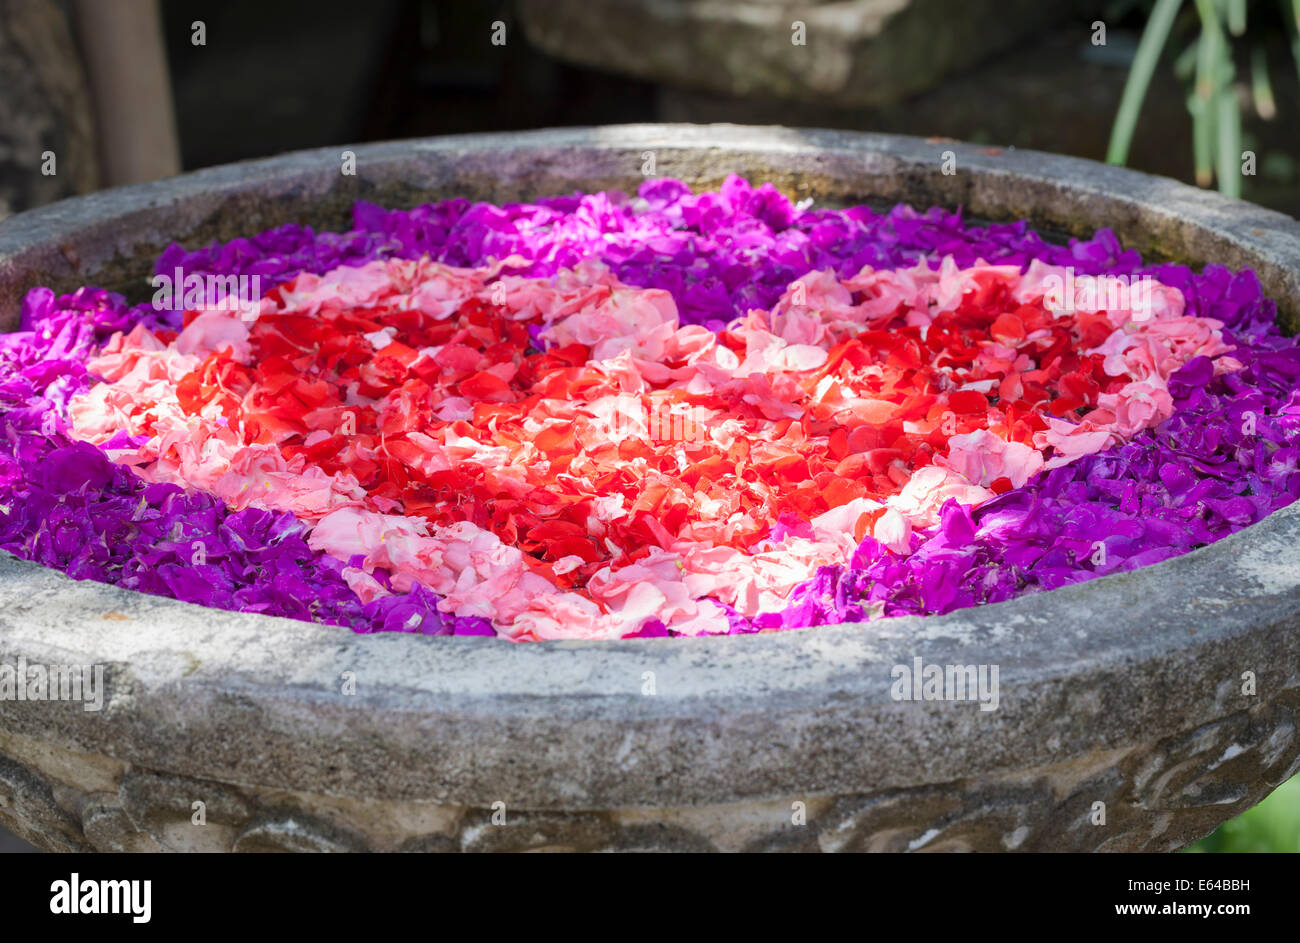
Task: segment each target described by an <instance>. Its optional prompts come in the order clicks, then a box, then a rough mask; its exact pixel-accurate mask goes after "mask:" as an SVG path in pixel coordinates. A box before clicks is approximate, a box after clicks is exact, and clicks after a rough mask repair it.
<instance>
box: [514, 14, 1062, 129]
mask: <svg viewBox="0 0 1300 943" xmlns="http://www.w3.org/2000/svg"><path fill="white" fill-rule="evenodd" d="M1075 6H1076V4H1075V3H1074V2H1073V0H1070V2H1066V3H1062V2H1060V0H1055V2H1053V3H1043V2H1042V0H812V2H809V0H520V3H519V15H520V19H521V20H522V22H523V26H524V31H525V32H526V34H527V36H528V39H529V41H530V42H532V43H533V44H534V45H536V46H538V47H540V48H541V49H543V50H545V51H546V52H548V53H550V54H551V55H554V56H557V57H559V58H561V59H567V60H569V61H571V62H576V63H580V64H582V65H586V66H593V67H596V68H600V69H607V70H609V71H611V72H619V73H625V74H628V75H633V76H636V77H638V78H643V79H651V80H653V81H657V82H663V83H666V84H668V85H678V86H685V87H689V88H702V89H708V90H710V91H715V92H723V93H726V94H730V95H749V96H754V97H756V98H760V97H764V96H767V97H772V96H775V97H777V98H783V99H794V100H797V101H805V102H809V103H812V104H819V105H837V106H860V105H880V104H885V103H888V102H894V101H898V100H899V99H901V98H904V97H905V96H907V95H909V94H912V93H914V92H918V91H921V90H923V89H926V88H929V87H930V86H931V85H933V84H935V83H936V82H937V81H938V80H939V79H940V78H942V77H943V76H944V75H946V74H947V73H949V72H952V71H954V70H956V69H960V68H962V67H964V66H969V65H972V64H974V63H976V62H979V61H981V60H982V59H985V58H987V57H988V56H990V55H991V54H994V53H997V52H1000V51H1002V50H1004V49H1008V48H1010V47H1012V46H1014V45H1015V44H1016V42H1017V41H1018V40H1020V39H1022V38H1023V37H1025V36H1027V35H1029V34H1031V33H1033V32H1034V31H1035V30H1037V29H1039V28H1040V27H1042V26H1043V25H1045V24H1048V23H1052V22H1056V21H1058V20H1060V19H1062V18H1064V17H1065V16H1066V15H1068V14H1069V13H1070V12H1071V10H1072V9H1073V8H1074V7H1075ZM796 22H799V23H802V24H803V26H804V30H803V38H804V43H802V44H800V45H796V44H795V43H794V39H795V35H796V34H795V27H794V24H795V23H796Z"/></svg>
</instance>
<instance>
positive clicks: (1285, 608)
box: [0, 126, 1300, 851]
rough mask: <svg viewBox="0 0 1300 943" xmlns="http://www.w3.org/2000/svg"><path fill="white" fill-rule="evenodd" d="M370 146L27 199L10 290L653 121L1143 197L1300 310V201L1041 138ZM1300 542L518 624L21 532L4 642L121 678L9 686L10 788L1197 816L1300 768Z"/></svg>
mask: <svg viewBox="0 0 1300 943" xmlns="http://www.w3.org/2000/svg"><path fill="white" fill-rule="evenodd" d="M948 149H951V150H953V151H954V152H955V153H956V155H957V161H958V173H957V174H956V175H954V176H944V175H943V174H942V173H940V170H939V164H940V157H941V153H942V151H943V150H948ZM355 150H356V152H357V158H358V176H357V177H355V178H352V177H340V176H339V175H338V155H337V152H335V151H315V152H306V153H301V154H293V155H286V156H284V157H280V158H274V159H271V160H268V161H259V162H254V163H248V164H242V165H234V166H230V167H223V168H216V169H213V170H210V171H203V172H200V173H197V174H191V175H188V176H184V177H180V178H177V179H175V180H172V181H166V182H162V183H159V184H151V185H147V186H143V187H134V188H127V189H123V190H118V191H110V192H106V193H103V194H97V195H95V196H91V197H86V198H81V199H78V200H74V201H68V202H65V203H62V204H58V205H56V206H52V207H48V208H46V209H43V210H38V211H34V212H32V213H28V214H23V215H20V216H18V217H14V218H13V219H11V220H9V221H7V222H6V223H4V224H0V313H3V314H4V315H6V316H7V317H8V318H9V319H10V321H9V323H10V324H12V318H13V317H14V315H15V313H16V312H15V311H14V305H15V300H16V298H17V297H18V296H19V293H20V292H21V290H23V289H24V288H25V287H28V286H30V285H31V284H35V283H38V282H44V283H51V282H52V283H54V284H56V286H57V287H62V288H70V287H72V286H73V285H75V284H79V283H81V282H83V281H87V280H97V279H99V278H101V277H106V278H108V279H110V280H112V279H119V280H120V281H121V283H123V284H137V283H138V280H139V279H141V278H142V276H143V275H144V274H145V273H146V271H147V266H148V258H149V256H150V255H151V254H152V253H154V252H156V251H157V249H158V248H160V247H161V245H162V244H164V243H165V242H166V241H167V240H168V239H170V238H178V239H182V240H184V241H186V242H187V243H189V244H193V243H194V242H196V241H199V240H200V239H207V238H211V237H212V236H214V235H222V236H229V235H232V234H234V233H237V232H245V233H247V232H250V231H254V230H256V229H259V228H262V227H264V226H267V225H271V224H273V223H275V222H279V221H283V220H287V219H302V220H303V221H306V222H310V223H313V224H316V225H321V224H329V223H331V222H332V223H335V224H337V223H338V222H339V221H340V218H341V217H342V216H343V214H344V210H345V207H346V206H347V205H348V204H349V203H350V201H351V200H352V199H354V198H355V197H358V196H364V197H366V198H369V199H376V200H379V201H381V202H387V203H390V204H395V205H396V204H405V205H409V204H411V203H414V202H416V201H419V200H422V199H428V198H432V197H441V196H447V195H451V194H453V193H457V194H461V195H469V196H474V197H482V198H490V199H498V200H499V199H512V198H519V197H527V196H538V195H541V194H544V193H555V192H564V191H568V190H572V189H575V188H579V187H581V188H590V187H601V186H621V187H624V188H632V187H634V186H635V185H636V183H637V182H638V180H639V174H638V172H639V168H640V167H641V165H642V163H643V157H642V156H641V155H642V154H643V153H644V152H645V151H646V150H654V151H655V152H656V157H657V164H658V169H659V171H660V173H663V174H672V175H678V176H682V177H685V178H686V179H687V180H688V181H690V182H691V183H693V184H696V185H713V184H716V183H718V182H720V181H721V179H722V178H723V177H724V176H725V175H726V174H727V173H729V172H732V171H737V172H741V173H745V174H747V175H749V176H750V177H751V178H753V179H756V180H773V181H775V182H776V183H777V184H778V185H780V186H781V187H782V188H783V189H785V190H786V191H787V192H790V193H792V194H793V195H796V196H800V197H803V196H815V197H816V198H817V199H819V200H824V201H837V202H838V201H848V200H855V199H856V200H860V199H864V198H867V197H872V198H875V199H880V198H885V199H896V198H907V199H911V200H913V201H915V202H918V203H922V204H927V205H928V204H930V203H935V202H941V203H949V204H951V203H956V202H963V203H965V204H966V205H967V207H968V208H969V209H971V210H973V211H974V212H975V213H976V214H978V215H981V216H997V217H1008V216H1029V217H1031V218H1033V219H1035V220H1036V221H1038V222H1039V223H1040V224H1046V225H1047V226H1049V227H1050V228H1052V229H1055V230H1062V231H1075V232H1081V231H1086V230H1090V229H1093V228H1095V227H1097V226H1100V225H1112V226H1114V227H1115V228H1116V229H1117V230H1118V231H1119V233H1120V235H1121V236H1122V237H1124V238H1126V239H1127V240H1128V241H1130V242H1131V243H1133V244H1136V245H1138V246H1139V247H1142V248H1145V249H1148V250H1150V249H1151V248H1153V247H1156V248H1158V249H1160V250H1161V251H1162V252H1163V254H1165V255H1167V256H1171V257H1179V258H1184V259H1187V260H1190V261H1198V260H1206V259H1214V260H1216V261H1223V262H1226V263H1227V264H1230V265H1237V266H1240V265H1252V266H1254V267H1256V268H1257V269H1258V270H1259V271H1260V272H1261V275H1262V276H1263V278H1264V281H1265V284H1266V286H1267V288H1268V290H1269V291H1270V292H1271V293H1272V294H1273V295H1274V297H1277V298H1278V299H1279V301H1280V302H1281V303H1282V305H1283V308H1284V310H1286V311H1289V312H1295V311H1296V310H1297V307H1298V302H1300V282H1298V279H1300V275H1298V274H1297V273H1300V224H1297V223H1295V222H1294V221H1292V220H1290V219H1288V218H1286V217H1283V216H1281V215H1279V214H1276V213H1270V212H1268V211H1265V210H1261V209H1259V208H1257V207H1252V206H1249V205H1247V204H1242V203H1236V202H1233V201H1229V200H1226V199H1225V198H1223V197H1221V196H1219V195H1217V194H1213V193H1206V192H1201V191H1196V190H1193V189H1191V188H1189V187H1185V186H1182V185H1179V184H1176V183H1174V182H1172V181H1168V180H1162V179H1158V178H1151V177H1146V176H1143V175H1141V174H1137V173H1133V172H1131V171H1126V170H1121V169H1117V168H1108V167H1101V166H1098V165H1095V164H1090V163H1088V162H1085V161H1078V160H1072V159H1068V158H1060V157H1051V156H1048V155H1043V154H1036V153H1033V152H1018V153H999V152H988V151H981V150H979V149H975V148H969V147H965V146H962V145H958V144H954V143H948V142H926V141H920V140H916V139H908V138H890V137H882V136H875V135H856V134H849V133H831V132H818V131H796V130H787V129H742V128H735V127H730V126H717V127H689V126H642V127H614V128H600V129H576V130H565V131H545V132H536V133H532V134H526V135H512V136H501V137H496V136H490V135H489V136H476V137H464V138H447V139H439V140H426V141H413V142H402V143H399V144H383V145H373V146H366V147H358V148H356V149H355ZM1298 542H1300V505H1295V506H1292V507H1291V508H1287V509H1284V510H1282V511H1279V512H1277V513H1276V514H1274V515H1272V516H1271V517H1269V518H1268V519H1267V520H1265V521H1264V522H1262V523H1260V524H1258V525H1256V526H1254V527H1252V528H1249V529H1248V530H1246V531H1243V532H1241V533H1239V534H1236V535H1234V536H1232V537H1229V538H1227V539H1226V540H1223V541H1221V542H1219V543H1217V544H1215V545H1213V546H1210V547H1207V548H1204V549H1202V550H1199V551H1196V552H1194V553H1191V554H1188V555H1186V556H1183V557H1179V558H1177V559H1174V560H1169V561H1166V562H1163V563H1160V564H1157V565H1155V566H1152V567H1148V568H1145V569H1142V570H1139V571H1136V572H1133V573H1128V574H1121V575H1116V576H1109V577H1105V578H1102V579H1099V580H1094V581H1092V582H1089V583H1084V584H1080V585H1076V586H1071V587H1066V588H1064V589H1060V590H1056V591H1053V592H1050V593H1044V594H1040V595H1036V596H1030V597H1026V598H1023V599H1018V600H1014V601H1012V602H1008V603H1002V604H999V605H994V606H986V607H981V608H976V609H968V610H964V611H960V612H956V613H952V614H949V615H946V616H938V617H930V618H924V619H921V618H902V619H891V620H885V621H880V622H875V623H871V624H867V625H861V626H852V625H850V626H839V627H827V628H819V629H812V630H806V631H799V632H790V633H779V634H771V635H759V636H748V637H734V638H710V639H697V640H670V639H645V640H629V641H621V642H602V643H597V642H566V643H545V644H535V645H521V646H515V645H511V644H509V643H505V642H500V641H497V640H495V639H482V638H424V637H412V636H406V635H402V636H397V635H369V636H367V635H354V634H351V633H349V632H347V631H346V630H342V629H336V628H328V627H320V626H313V625H308V624H305V623H299V622H292V621H288V620H282V619H272V618H268V617H264V616H257V615H251V614H238V613H224V612H213V611H211V610H206V609H202V608H200V607H195V606H191V605H188V604H185V603H180V602H177V601H175V600H169V599H163V598H159V597H152V596H145V595H141V594H137V593H132V592H128V591H126V590H121V589H116V588H113V587H108V586H104V585H101V584H95V583H87V582H74V581H72V580H70V579H68V578H67V577H65V576H63V575H62V574H59V573H56V572H53V571H50V570H46V569H44V568H42V567H40V566H37V565H34V564H30V563H25V562H21V561H18V560H15V559H13V558H8V557H6V558H3V559H0V665H6V664H8V665H13V664H15V663H16V661H17V659H18V657H19V656H20V655H21V656H25V657H26V659H27V660H28V662H29V663H40V664H99V665H103V666H105V678H106V684H107V694H106V699H105V704H104V709H103V710H102V711H99V712H94V711H85V710H83V709H82V707H81V705H80V704H75V703H67V702H45V701H0V822H3V823H4V824H6V825H8V826H9V827H11V828H13V829H14V830H15V831H16V832H17V833H18V834H19V835H20V836H21V837H24V838H27V839H29V840H32V841H34V842H36V843H38V844H40V845H41V846H42V847H44V848H47V849H52V850H53V849H58V850H73V849H78V848H85V847H95V848H99V849H105V850H114V849H124V850H126V849H130V850H148V849H153V848H167V849H176V850H182V849H211V850H232V849H233V850H272V849H280V850H305V849H313V850H340V851H341V850H349V849H361V848H370V849H377V850H406V851H442V850H507V849H509V850H526V849H555V848H574V849H584V850H595V849H604V848H621V849H712V848H716V849H719V850H739V849H744V848H751V849H767V850H791V851H799V850H864V849H889V850H903V849H915V850H931V849H965V848H969V849H978V850H1002V849H1014V850H1036V849H1042V850H1047V849H1051V850H1063V849H1104V850H1140V849H1145V850H1167V849H1173V848H1177V847H1181V846H1183V845H1185V844H1187V843H1188V842H1190V841H1192V840H1194V839H1196V838H1198V837H1200V836H1201V835H1204V834H1206V833H1207V832H1209V831H1210V830H1211V829H1212V828H1213V827H1214V826H1215V825H1217V824H1218V823H1219V822H1221V821H1223V820H1225V819H1227V818H1229V817H1231V816H1232V815H1235V814H1237V813H1239V812H1240V811H1242V810H1244V809H1245V808H1247V807H1249V806H1250V805H1251V804H1252V803H1254V802H1256V801H1258V800H1259V799H1260V798H1262V796H1263V795H1264V794H1266V792H1267V791H1268V790H1269V789H1271V788H1272V787H1273V786H1275V785H1277V784H1278V783H1280V782H1282V781H1283V780H1284V779H1285V778H1286V777H1287V776H1288V775H1290V774H1292V773H1293V772H1294V771H1295V770H1296V769H1297V765H1298V763H1297V757H1298V756H1300V740H1298V739H1297V737H1296V733H1295V727H1296V717H1297V711H1298V709H1300V629H1298V625H1300V622H1298V619H1297V614H1298V613H1300V562H1298V561H1297V560H1296V559H1295V557H1294V553H1293V548H1294V547H1295V546H1296V545H1297V543H1298ZM916 656H921V657H922V658H923V659H924V660H925V661H926V662H927V663H932V664H988V665H998V666H999V668H1000V672H1001V678H1000V680H1001V705H1000V707H999V709H998V710H996V711H992V712H981V711H979V710H978V709H977V707H976V705H974V704H972V703H969V702H967V703H953V702H921V703H912V702H897V701H894V700H892V699H891V697H890V687H891V683H892V678H891V669H892V667H893V666H894V665H897V664H911V662H912V659H913V658H914V657H916ZM345 672H353V673H354V677H355V681H356V691H355V694H344V693H343V689H344V673H345ZM647 672H653V676H654V680H655V689H656V692H657V693H656V694H654V695H649V696H648V695H644V694H643V693H642V690H643V685H644V683H645V680H646V673H647ZM1247 672H1251V673H1253V675H1254V677H1255V679H1256V680H1255V689H1254V690H1255V693H1254V694H1249V693H1244V692H1243V675H1244V674H1245V673H1247ZM196 801H201V802H203V803H205V810H206V824H204V825H202V826H196V825H193V824H191V821H192V816H193V814H194V813H193V811H192V805H193V803H194V802H196ZM1098 802H1100V803H1104V804H1105V824H1104V825H1103V824H1096V825H1094V824H1092V816H1093V814H1094V804H1095V803H1098ZM498 803H503V804H504V807H503V808H504V813H505V824H495V823H494V821H493V812H494V811H497V812H500V811H501V810H502V806H499V805H497V806H496V808H495V809H494V804H498ZM796 803H802V804H803V805H802V806H797V805H795V804H796ZM800 809H802V810H803V814H804V815H805V816H806V824H804V825H794V824H792V821H793V820H792V816H795V814H796V813H797V812H798V810H800ZM498 819H499V816H498Z"/></svg>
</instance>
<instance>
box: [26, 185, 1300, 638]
mask: <svg viewBox="0 0 1300 943" xmlns="http://www.w3.org/2000/svg"><path fill="white" fill-rule="evenodd" d="M356 222H357V226H356V229H355V230H354V231H353V232H352V233H349V234H343V235H336V234H321V235H316V234H314V233H311V232H310V231H309V230H304V229H299V228H295V227H286V228H283V229H281V230H275V231H272V232H270V233H266V234H263V235H262V236H259V237H257V238H255V239H254V240H251V241H244V240H240V241H237V242H236V243H231V244H227V245H225V246H214V247H211V248H209V249H203V250H199V251H197V252H193V253H186V252H185V251H184V250H182V249H180V248H179V247H173V248H172V249H170V250H168V252H167V253H165V254H164V256H163V257H162V258H161V259H160V260H159V271H160V272H166V273H171V272H173V271H174V272H176V273H177V275H178V276H181V275H182V273H183V274H184V275H193V276H198V278H199V280H200V281H199V283H200V284H201V285H206V286H207V287H206V288H205V289H204V290H203V291H201V292H200V294H199V296H198V297H197V298H185V297H184V296H183V295H182V296H181V301H180V303H178V304H175V305H170V306H169V305H150V304H146V305H140V306H137V307H135V308H128V307H127V306H126V305H125V304H124V303H123V302H122V300H121V299H120V298H117V297H114V296H110V295H107V294H106V293H103V292H95V291H92V290H89V289H86V290H83V291H81V292H78V293H77V294H75V295H72V296H65V297H63V298H55V297H54V296H53V295H52V294H51V293H50V292H48V291H43V290H37V291H35V292H33V293H32V294H31V295H30V296H29V298H28V301H27V303H26V305H25V308H24V319H25V327H27V328H28V330H27V331H23V332H19V333H17V334H13V335H9V336H7V337H6V338H5V339H4V341H3V350H2V353H3V358H2V359H0V397H2V399H0V408H3V409H4V410H5V414H6V421H7V423H8V441H7V443H6V445H5V446H4V452H3V455H0V463H2V467H0V488H2V489H3V495H0V501H2V502H3V514H2V516H0V546H3V547H4V548H5V549H8V550H10V551H12V552H14V553H17V554H19V555H21V556H25V557H29V558H32V559H37V560H40V561H41V562H44V563H46V564H47V565H52V566H58V567H60V568H61V569H65V570H66V571H67V572H69V573H70V574H71V575H73V576H76V577H82V578H94V579H101V580H105V581H109V582H114V583H119V584H121V585H125V586H128V587H131V588H136V589H140V590H143V591H147V592H155V593H162V594H166V595H173V596H176V597H178V598H182V599H187V600H191V601H196V602H202V603H204V604H208V605H216V606H220V607H222V608H232V609H243V610H250V611H257V612H265V613H269V614H278V615H288V616H292V617H295V618H303V619H312V620H316V621H321V622H329V623H335V624H343V625H348V626H351V627H352V628H354V629H356V630H358V631H380V630H395V631H419V632H424V633H428V634H486V635H500V636H503V637H506V638H510V639H513V640H516V641H536V640H547V639H564V638H586V639H612V638H624V637H629V636H654V635H666V634H671V635H700V634H725V633H736V632H753V631H763V630H777V629H783V628H792V627H799V626H809V625H818V624H827V623H835V622H842V621H854V620H862V619H869V618H876V617H881V616H890V615H898V614H905V613H919V614H920V613H933V612H944V611H948V610H950V609H953V608H956V607H959V606H965V605H974V604H978V603H983V602H991V601H998V600H1002V599H1007V598H1011V597H1012V596H1015V595H1017V594H1020V593H1025V592H1034V591H1038V590H1042V589H1050V588H1053V587H1055V586H1060V585H1064V584H1066V583H1070V582H1076V581H1079V580H1083V579H1088V578H1091V577H1093V576H1097V575H1102V574H1104V573H1108V572H1114V571H1117V570H1123V569H1131V568H1133V567H1136V566H1141V565H1144V564H1147V563H1151V562H1155V561H1157V560H1160V559H1164V558H1166V557H1168V556H1172V555H1175V554H1177V553H1181V552H1185V551H1187V550H1190V549H1193V548H1194V547H1197V546H1201V545H1204V544H1205V543H1208V542H1211V541H1213V540H1216V539H1218V538H1220V537H1222V536H1224V535H1226V534H1227V533H1231V532H1232V531H1234V530H1237V529H1240V528H1241V527H1244V526H1246V525H1248V524H1250V523H1253V522H1255V521H1257V520H1259V519H1260V518H1262V517H1263V516H1264V515H1266V514H1268V513H1270V512H1271V511H1273V510H1275V509H1277V508H1279V507H1282V506H1284V505H1285V504H1288V503H1290V502H1291V501H1293V500H1294V499H1295V498H1296V497H1297V495H1300V474H1297V454H1296V450H1295V446H1294V444H1293V441H1294V436H1295V434H1296V430H1297V427H1298V426H1300V416H1297V412H1298V410H1297V408H1296V404H1295V402H1294V400H1295V396H1294V390H1295V384H1296V377H1297V375H1300V351H1297V348H1296V346H1295V344H1294V343H1293V342H1292V341H1291V340H1290V339H1288V338H1283V337H1281V336H1280V335H1279V334H1278V332H1277V330H1276V328H1275V327H1274V326H1273V321H1272V314H1273V309H1272V305H1271V303H1270V302H1268V301H1267V300H1266V299H1264V298H1263V296H1262V293H1261V291H1260V290H1259V286H1258V282H1257V280H1256V279H1255V278H1254V276H1253V275H1252V274H1251V273H1249V272H1247V273H1241V274H1237V275H1233V274H1231V273H1229V272H1227V271H1226V270H1223V269H1221V268H1214V267H1208V268H1207V269H1206V271H1204V272H1202V273H1201V274H1199V275H1198V274H1194V273H1192V272H1191V271H1190V270H1188V269H1186V268H1182V267H1180V266H1159V267H1151V268H1144V267H1142V265H1141V263H1140V260H1139V259H1137V258H1136V256H1135V255H1134V254H1132V253H1123V252H1122V251H1121V250H1120V249H1119V246H1118V245H1117V244H1116V243H1115V241H1114V238H1113V236H1110V234H1108V233H1102V234H1099V235H1098V236H1097V237H1096V238H1095V239H1094V240H1091V241H1090V242H1085V243H1077V244H1073V245H1071V246H1070V247H1068V248H1066V247H1059V246H1052V245H1050V244H1047V243H1045V242H1043V241H1042V240H1041V239H1039V238H1038V237H1036V236H1035V235H1034V234H1033V233H1032V232H1030V231H1028V230H1027V228H1026V227H1024V226H1023V225H1013V226H992V227H983V228H980V227H966V226H964V225H963V224H962V222H961V220H960V217H959V216H956V215H949V214H945V213H942V212H940V211H931V212H930V213H929V214H926V215H925V216H921V215H918V214H916V213H915V212H913V211H911V210H909V209H907V208H906V207H900V208H898V209H896V210H895V211H893V212H892V213H890V214H886V215H884V216H880V215H877V214H874V213H872V212H871V211H869V210H866V209H864V208H855V209H850V210H839V211H834V210H812V209H810V208H808V207H803V206H800V207H794V206H791V205H790V204H789V203H788V202H786V201H785V200H784V198H782V197H781V196H780V195H779V194H778V193H776V192H775V191H773V190H772V189H771V188H770V187H760V188H758V189H752V188H750V187H749V186H748V184H746V183H744V181H741V180H738V179H736V178H733V179H732V180H730V181H728V183H727V185H726V186H725V187H724V188H723V191H722V193H721V194H700V195H698V196H697V195H692V194H690V193H689V191H687V190H686V188H684V187H682V186H681V185H680V184H677V183H676V182H666V181H657V182H654V183H652V184H648V185H647V186H646V187H644V188H643V189H642V192H641V194H640V196H639V197H638V198H637V199H635V200H630V199H626V198H621V197H619V196H618V195H612V194H593V195H587V196H580V197H572V198H559V199H555V200H549V201H543V202H541V203H539V204H535V205H512V206H507V207H492V206H489V205H487V204H476V205H474V206H469V205H467V204H464V203H463V201H462V202H456V201H452V202H449V203H445V204H437V205H431V206H426V207H420V208H417V209H416V210H412V211H406V212H398V213H387V212H384V211H380V210H378V209H377V208H374V207H370V206H366V205H360V206H359V207H358V209H357V213H356ZM210 275H220V276H235V277H239V276H244V277H247V276H249V275H256V276H258V279H259V280H260V281H261V282H262V283H263V284H264V285H265V286H266V289H267V290H266V291H264V292H263V291H258V292H257V293H256V297H253V298H243V299H239V298H236V297H234V296H233V295H232V296H229V297H223V296H222V295H221V291H222V288H221V286H222V285H225V286H230V285H232V284H234V279H226V280H225V281H222V280H217V279H210V280H209V281H208V282H203V281H202V279H203V278H204V277H205V276H210ZM212 285H216V286H217V287H215V288H213V287H212ZM178 294H179V293H178ZM159 308H161V309H162V310H159Z"/></svg>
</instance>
